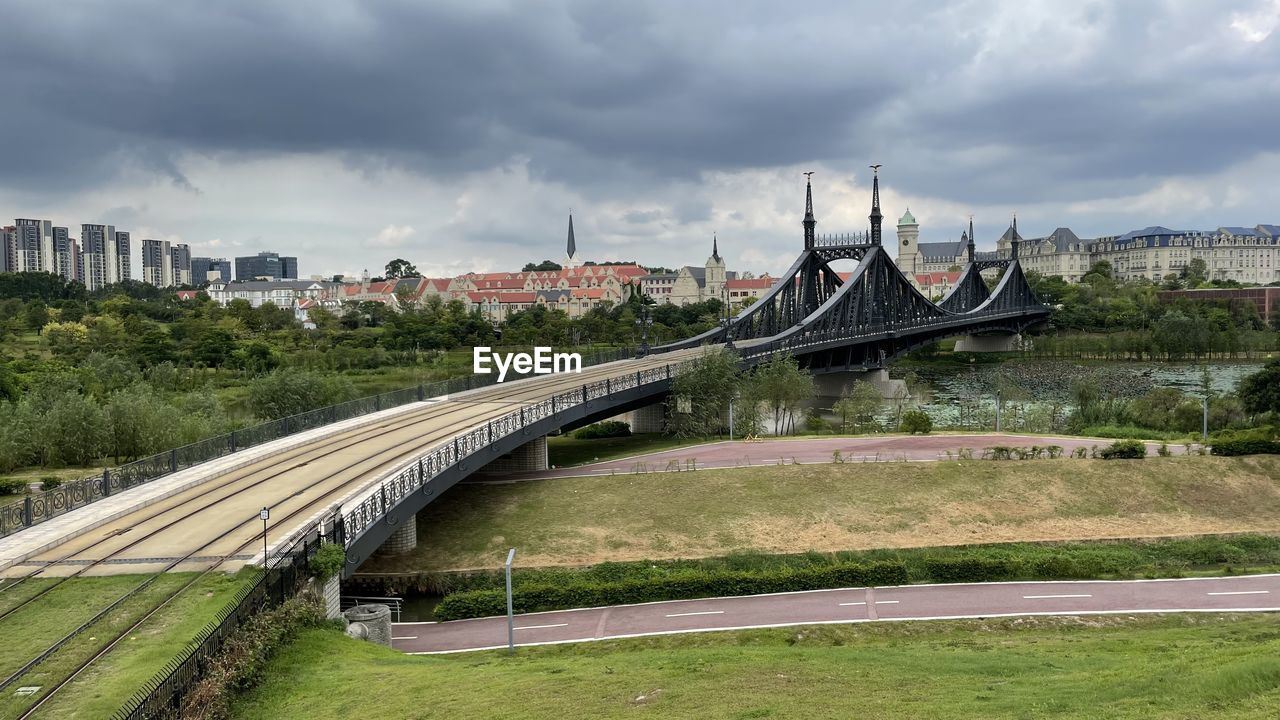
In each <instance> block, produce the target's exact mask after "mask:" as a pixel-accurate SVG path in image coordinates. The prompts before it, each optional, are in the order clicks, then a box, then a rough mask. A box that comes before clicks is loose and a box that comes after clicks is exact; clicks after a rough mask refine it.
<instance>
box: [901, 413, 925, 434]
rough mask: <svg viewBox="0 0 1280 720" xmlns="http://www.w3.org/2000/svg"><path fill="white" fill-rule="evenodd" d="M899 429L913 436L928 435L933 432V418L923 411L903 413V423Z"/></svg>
mask: <svg viewBox="0 0 1280 720" xmlns="http://www.w3.org/2000/svg"><path fill="white" fill-rule="evenodd" d="M898 429H899V430H900V431H902V432H905V433H911V434H912V435H916V434H920V435H928V434H929V433H930V432H932V430H933V418H930V417H929V413H927V412H925V411H923V410H908V411H906V412H904V413H902V422H901V423H899V424H898Z"/></svg>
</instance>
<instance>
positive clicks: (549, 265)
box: [520, 260, 561, 272]
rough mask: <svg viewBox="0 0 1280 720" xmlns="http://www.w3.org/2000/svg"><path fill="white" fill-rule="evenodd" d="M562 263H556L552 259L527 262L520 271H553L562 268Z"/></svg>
mask: <svg viewBox="0 0 1280 720" xmlns="http://www.w3.org/2000/svg"><path fill="white" fill-rule="evenodd" d="M560 269H561V267H560V263H554V262H551V261H550V260H543V261H542V262H540V263H526V264H525V266H524V268H523V269H522V270H521V271H520V272H551V271H554V270H560Z"/></svg>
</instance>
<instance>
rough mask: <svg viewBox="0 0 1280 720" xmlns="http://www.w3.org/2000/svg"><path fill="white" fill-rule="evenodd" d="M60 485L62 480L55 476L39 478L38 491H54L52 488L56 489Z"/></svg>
mask: <svg viewBox="0 0 1280 720" xmlns="http://www.w3.org/2000/svg"><path fill="white" fill-rule="evenodd" d="M61 484H62V478H60V477H57V476H54V475H48V476H45V477H42V478H40V489H41V490H46V491H47V490H52V489H54V488H56V487H58V486H59V485H61Z"/></svg>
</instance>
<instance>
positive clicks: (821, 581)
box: [435, 562, 907, 620]
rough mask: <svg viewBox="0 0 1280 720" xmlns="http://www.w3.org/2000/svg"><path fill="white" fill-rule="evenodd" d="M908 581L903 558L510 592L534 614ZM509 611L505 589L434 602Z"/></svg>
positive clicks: (469, 612) (466, 609)
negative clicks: (895, 560)
mask: <svg viewBox="0 0 1280 720" xmlns="http://www.w3.org/2000/svg"><path fill="white" fill-rule="evenodd" d="M906 582H907V567H906V565H905V564H903V563H900V562H872V563H866V564H861V563H838V564H834V565H826V566H814V567H804V568H790V567H784V568H779V569H777V570H773V571H766V572H753V571H740V572H734V571H728V570H721V571H696V570H688V571H683V572H679V573H674V574H671V575H668V576H666V577H661V578H658V577H654V578H637V579H630V580H622V581H619V582H598V581H590V580H585V581H583V582H567V583H562V584H559V585H517V586H516V587H515V589H514V591H513V593H512V604H513V606H514V609H515V612H518V613H530V612H540V611H543V610H566V609H569V608H578V607H597V606H601V605H627V604H634V603H644V602H653V601H657V600H686V599H691V598H701V597H725V596H730V595H762V594H765V593H777V592H793V591H800V590H824V589H827V588H838V587H862V586H870V585H904V584H906ZM506 611H507V600H506V593H505V591H503V590H471V591H467V592H458V593H453V594H452V595H447V596H445V598H444V599H443V600H441V601H440V604H439V605H437V606H436V609H435V614H436V617H437V618H439V619H441V620H460V619H462V618H473V617H488V616H491V615H502V614H504V613H506Z"/></svg>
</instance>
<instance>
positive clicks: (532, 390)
mask: <svg viewBox="0 0 1280 720" xmlns="http://www.w3.org/2000/svg"><path fill="white" fill-rule="evenodd" d="M667 361H668V359H667V358H662V359H661V360H660V361H659V362H657V364H665V363H666V362H667ZM644 364H645V365H649V364H651V363H644ZM609 365H610V364H606V365H600V366H594V367H592V368H591V371H590V372H585V371H584V372H583V373H580V374H576V375H573V376H566V377H565V379H557V380H555V381H547V382H541V383H535V384H533V385H530V386H527V387H524V388H520V389H519V390H518V391H517V392H514V393H512V392H509V391H508V392H506V394H505V395H504V396H502V400H503V401H502V403H501V404H502V405H510V404H518V403H520V402H523V401H525V400H527V399H536V398H537V397H539V396H541V395H545V394H548V393H554V392H556V391H558V390H561V389H563V388H567V387H575V386H577V385H580V384H582V383H583V382H589V381H591V380H592V379H594V378H596V377H597V376H602V375H603V376H607V375H611V374H613V372H614V371H615V370H616V368H611V367H609ZM628 372H631V370H630V369H629V370H628ZM517 387H518V386H517ZM496 390H498V388H484V389H482V390H478V391H476V394H475V395H470V396H468V397H466V398H463V399H462V400H465V401H467V402H468V405H467V406H463V407H459V406H458V405H457V404H456V402H450V401H445V403H436V404H432V405H430V406H428V407H425V408H422V409H421V410H418V411H413V412H412V413H410V414H409V415H407V416H406V417H402V418H395V419H394V420H391V421H389V422H386V423H381V424H377V425H376V426H374V427H370V428H359V429H353V430H351V431H349V432H347V433H344V437H342V438H340V440H342V441H343V442H342V444H340V445H338V446H336V447H335V446H333V445H332V444H327V445H326V446H325V447H323V448H320V449H318V450H317V449H304V450H300V451H297V452H292V451H291V452H290V453H289V456H288V457H287V458H285V460H286V461H293V460H297V459H299V458H302V457H304V456H307V455H314V456H313V457H311V458H310V459H308V460H306V461H305V462H300V463H291V464H290V466H289V467H288V468H287V469H285V470H280V471H276V472H270V473H268V474H267V475H266V476H263V477H260V478H258V479H256V480H254V481H253V482H251V483H249V484H247V485H244V486H242V487H237V488H234V489H232V491H231V492H229V493H225V494H221V495H219V496H218V497H217V498H216V499H212V500H208V501H207V502H204V503H202V504H200V506H199V507H196V508H195V509H192V510H189V511H187V512H185V513H183V514H181V515H180V516H179V517H177V518H175V519H173V520H170V521H169V522H167V523H165V524H164V525H162V526H160V527H158V528H155V529H153V530H151V531H150V532H148V533H147V534H146V535H143V536H141V537H137V538H133V539H131V540H130V541H129V542H128V543H127V544H125V545H124V546H122V547H120V548H117V549H115V550H113V551H111V552H110V553H108V554H107V555H105V556H103V557H102V558H99V559H96V560H93V561H92V562H90V563H89V564H88V565H86V566H84V567H82V568H80V569H78V570H77V571H76V572H75V573H73V574H72V575H70V576H67V577H63V578H61V579H59V581H58V582H56V583H54V584H53V585H51V586H49V587H48V588H44V589H42V590H41V591H40V592H39V593H37V594H36V595H34V596H32V597H31V598H28V599H26V600H24V601H23V602H22V603H20V604H18V605H16V606H15V607H13V608H10V609H9V610H6V611H5V612H4V613H3V614H0V621H2V620H4V619H5V618H7V617H9V616H11V615H13V614H14V613H16V612H17V611H19V610H20V609H22V608H24V607H27V606H29V605H30V604H31V603H32V602H33V601H35V600H36V599H38V598H40V597H43V596H45V595H47V594H48V593H49V592H51V591H52V590H53V589H55V588H56V587H58V586H59V585H61V584H62V583H63V582H65V581H66V580H68V579H71V578H73V577H79V576H81V575H83V574H84V573H85V572H87V571H88V570H90V569H92V568H93V567H97V566H99V565H101V564H103V563H105V562H107V561H108V560H110V559H111V558H113V557H115V556H117V555H119V554H120V553H123V552H125V551H127V550H129V549H131V548H134V547H136V546H137V545H139V544H141V543H143V542H145V541H147V540H148V539H151V538H152V537H154V536H155V535H157V534H159V533H161V532H163V531H164V530H166V529H169V528H171V527H173V526H174V525H176V524H178V523H180V522H182V521H184V520H188V519H190V518H192V517H194V516H195V515H197V514H199V513H201V512H203V511H204V510H207V509H208V508H210V507H212V506H213V505H216V504H217V503H220V502H222V501H225V500H226V499H227V498H229V497H233V496H235V495H239V494H241V493H243V492H246V491H248V490H250V489H252V488H255V487H259V486H261V485H262V484H263V483H266V482H269V481H270V480H273V479H275V478H278V477H280V476H282V475H284V474H286V473H289V472H292V471H294V470H296V469H298V468H300V467H303V466H305V465H308V464H310V463H311V462H314V461H315V460H319V459H322V458H324V457H328V456H331V455H334V454H336V453H339V452H342V451H343V450H346V449H348V448H350V447H353V446H355V445H358V444H360V443H363V442H366V441H367V440H368V439H369V438H370V437H372V436H375V435H387V434H388V433H393V432H399V431H403V430H406V429H409V428H412V427H414V426H416V425H420V424H422V423H425V422H430V421H433V420H439V419H442V418H449V419H453V417H452V416H458V417H456V420H455V421H454V422H451V423H450V426H449V427H445V428H440V429H437V430H434V431H431V432H428V433H425V434H423V435H422V436H420V437H418V438H415V440H414V444H413V447H412V448H411V449H409V450H400V451H399V452H397V450H399V449H400V448H402V447H403V446H398V447H397V446H392V447H387V448H384V449H381V450H378V451H376V452H375V453H373V454H372V455H369V456H365V457H362V458H360V459H357V460H355V461H353V462H351V463H348V464H346V465H344V466H342V467H340V468H338V469H336V470H333V471H331V472H329V473H327V474H325V475H323V476H322V477H319V478H317V479H315V480H313V481H311V482H309V483H307V484H306V485H305V486H304V487H302V488H297V489H295V492H294V493H293V494H291V495H290V496H289V498H286V499H291V498H294V497H298V496H300V495H303V494H304V493H306V492H308V491H311V490H315V489H317V488H321V486H324V485H326V484H328V483H330V481H332V480H334V479H339V482H337V483H336V484H333V485H332V486H331V487H328V488H324V489H322V492H321V494H320V495H319V496H317V497H315V498H313V499H311V500H308V501H306V502H305V503H304V504H303V505H302V506H300V507H298V508H296V509H294V510H291V511H289V512H288V513H287V514H286V515H285V516H284V518H283V520H285V521H290V520H293V519H296V518H297V517H298V516H300V515H303V514H304V513H314V512H315V510H316V508H317V507H322V506H324V505H325V504H326V503H331V502H333V501H334V500H335V498H334V496H335V495H339V494H345V493H347V492H349V490H350V487H349V484H350V481H351V480H352V479H354V478H353V477H343V476H345V475H347V474H348V473H349V472H350V471H352V470H353V469H356V468H360V469H359V471H358V473H357V475H356V476H355V477H359V475H360V474H363V473H365V472H367V471H368V469H369V468H365V467H362V466H366V465H371V464H372V465H373V468H377V467H383V466H386V465H388V464H393V463H395V462H398V461H402V460H403V459H405V458H407V457H412V456H415V455H418V454H420V453H421V452H424V451H425V450H427V449H429V448H430V447H431V446H432V445H433V444H435V443H438V442H441V441H443V440H447V439H448V438H449V437H452V436H453V435H455V434H457V432H459V431H458V429H457V427H458V426H459V425H462V426H463V427H466V426H467V424H469V423H470V422H472V421H475V420H483V419H484V417H485V416H486V415H488V414H491V413H492V412H493V411H494V408H493V407H489V406H488V405H492V402H488V403H486V406H484V407H472V406H470V405H471V404H473V403H476V402H482V401H484V398H486V397H488V396H490V395H491V394H496V393H495V391H496ZM388 455H390V457H388ZM270 459H271V460H272V461H277V462H278V461H279V460H280V458H279V457H278V456H273V457H272V458H270ZM264 460H266V458H264ZM255 464H257V463H255ZM262 472H263V469H262V468H253V467H252V466H251V468H250V469H249V470H248V472H246V473H243V474H241V475H240V476H238V477H237V476H235V474H234V473H229V474H228V475H230V476H231V477H228V478H227V479H226V480H225V481H224V482H223V483H221V484H220V485H219V486H218V487H217V488H215V490H223V489H227V488H228V487H234V486H235V485H236V484H237V483H239V482H242V481H244V480H246V479H251V478H254V477H255V476H257V475H260V474H261V473H262ZM207 498H208V495H207V493H205V494H200V495H197V496H196V497H193V498H190V499H185V500H182V501H181V502H179V503H177V504H176V505H172V506H169V507H166V508H163V509H160V510H158V511H157V512H154V513H151V514H149V515H147V516H146V517H143V518H140V519H139V520H137V521H135V522H134V525H133V526H136V525H138V524H141V523H144V522H149V521H151V520H154V519H156V518H160V517H161V516H164V515H166V514H169V513H173V512H175V511H181V510H182V509H183V508H184V507H185V506H187V505H189V504H190V503H192V502H195V501H198V500H200V499H207ZM255 521H256V518H249V519H247V520H245V521H243V522H240V523H237V524H235V525H233V526H231V527H229V528H228V529H226V530H225V531H223V532H221V533H219V534H218V535H217V536H215V537H213V538H211V539H209V540H207V541H206V542H204V543H203V544H201V545H200V546H198V547H196V548H194V549H192V550H190V551H189V552H187V553H186V554H185V555H183V556H181V557H179V558H176V559H174V560H172V561H170V562H169V563H168V564H167V565H166V566H165V567H164V568H163V569H162V570H161V571H159V572H155V573H153V574H151V575H150V576H149V577H148V578H147V579H145V580H144V581H143V582H141V583H140V584H139V585H138V586H137V587H134V588H132V589H130V590H129V591H128V592H126V593H125V594H123V595H122V596H120V597H119V598H117V599H116V600H115V601H114V602H112V603H111V604H110V605H108V606H107V607H105V608H103V609H102V610H100V611H99V612H98V613H96V614H95V615H94V616H93V617H92V618H90V619H89V620H87V621H85V622H84V623H82V624H81V625H80V626H78V627H77V628H75V629H74V630H72V631H71V632H70V633H68V634H66V635H65V636H63V637H62V638H61V639H59V640H58V641H57V642H55V643H53V644H52V645H50V646H49V647H48V648H46V649H45V651H43V652H42V653H40V655H38V656H36V657H35V658H33V659H32V660H31V661H29V662H27V663H26V664H25V665H23V666H22V667H21V668H20V669H18V670H17V671H15V672H14V673H13V674H11V675H10V676H9V677H8V678H6V679H5V680H3V681H0V690H3V689H5V688H7V687H8V686H10V685H12V684H13V683H14V682H15V681H16V680H17V679H19V678H21V677H22V676H23V675H25V674H26V673H27V672H29V671H30V670H31V669H33V668H35V667H36V666H38V665H39V664H40V663H42V662H43V661H45V660H47V659H48V658H49V657H51V656H52V655H53V654H54V653H56V652H57V651H58V650H59V649H61V648H62V647H64V646H65V645H66V644H67V643H68V642H70V641H71V640H72V639H74V638H75V637H76V636H77V635H79V634H80V633H81V632H83V631H84V630H86V629H88V628H89V627H92V626H93V625H94V624H96V623H98V622H99V621H101V620H102V619H103V618H105V617H106V616H107V615H109V614H110V613H111V612H112V611H113V610H115V609H116V608H118V607H120V606H121V605H122V604H123V603H124V602H126V601H127V600H128V599H129V598H132V597H135V596H137V595H138V594H139V593H141V592H143V591H144V590H146V589H147V588H148V587H150V586H151V585H152V584H153V583H154V582H155V581H156V580H157V579H159V578H160V577H161V576H162V575H164V574H165V573H167V572H168V571H170V570H172V569H173V568H175V567H177V566H179V565H181V564H182V563H184V562H187V561H188V560H190V559H191V558H192V557H195V556H196V555H197V554H198V553H200V552H202V551H204V550H206V549H207V548H210V547H211V546H213V545H215V544H216V543H218V542H219V541H222V540H223V539H225V538H227V537H228V536H230V535H232V534H234V533H236V532H237V531H238V530H240V529H242V528H244V527H245V526H247V525H249V524H252V523H254V522H255ZM131 527H132V526H131ZM119 536H120V533H111V534H108V535H106V536H104V537H102V538H99V539H98V540H95V541H94V542H92V543H90V544H89V545H88V546H85V547H81V548H77V549H75V550H73V551H72V552H70V553H67V554H65V555H63V556H62V557H61V558H59V559H57V560H54V561H50V562H48V563H47V564H45V565H42V566H41V567H39V568H37V569H35V570H33V571H32V572H31V573H28V574H27V575H24V576H22V577H21V578H19V579H18V580H17V581H15V582H12V583H9V584H8V585H6V586H4V588H2V589H0V592H3V591H4V590H8V589H11V588H12V587H15V586H17V585H19V584H21V583H22V582H24V581H25V580H27V579H29V578H31V577H34V576H35V575H38V574H40V573H42V572H44V571H46V570H48V569H49V568H52V567H55V566H58V565H60V564H62V563H63V562H65V561H66V560H69V559H70V558H72V557H74V556H76V555H80V554H82V553H84V552H86V551H88V550H91V549H93V548H95V547H97V546H99V545H101V544H102V543H104V542H106V541H107V540H110V539H113V538H116V537H119ZM254 542H256V536H255V537H253V538H250V539H248V540H246V541H245V542H243V543H241V544H240V545H238V546H237V547H236V548H235V549H233V550H232V551H230V552H229V553H227V554H224V555H221V556H218V557H217V559H216V560H215V561H213V562H212V564H210V565H209V566H208V567H207V568H205V569H203V570H202V571H200V572H199V574H198V575H197V576H196V577H194V578H192V579H191V580H190V581H189V582H187V583H185V584H183V585H182V586H181V587H179V588H177V589H176V590H175V591H173V592H172V593H169V594H167V595H166V597H164V598H163V599H161V600H160V601H159V602H158V603H157V604H155V605H154V606H153V607H151V608H150V609H148V610H147V611H146V612H145V613H144V614H143V616H142V617H141V618H139V619H138V620H137V621H136V622H135V623H133V624H132V625H131V626H130V627H129V628H127V629H125V630H124V631H123V632H121V633H119V634H118V635H117V636H116V637H114V638H113V639H112V640H111V641H109V642H108V643H107V645H105V646H104V647H103V648H102V649H101V650H99V651H98V652H96V653H94V654H93V655H92V656H90V657H89V658H87V659H86V660H85V661H84V662H82V663H80V664H79V665H78V666H77V668H76V669H75V670H73V671H72V672H71V673H70V674H68V675H67V676H66V677H64V678H62V679H61V680H60V681H58V682H57V683H56V684H55V685H54V686H53V687H51V688H50V689H49V690H48V691H47V692H46V693H44V694H43V695H42V696H41V697H40V699H39V700H38V701H36V703H35V704H33V705H32V706H30V707H29V708H27V710H26V711H24V714H22V715H21V716H20V717H21V718H26V717H30V716H31V715H32V714H33V713H34V712H35V711H36V710H37V709H38V708H40V707H41V706H43V705H44V704H45V703H47V702H48V701H49V700H50V699H51V698H53V697H54V696H56V695H57V694H58V692H59V691H60V690H61V689H62V688H63V687H65V686H66V685H67V684H69V683H70V682H71V681H72V680H73V679H74V678H75V677H77V676H78V675H80V674H81V673H82V672H83V671H84V670H85V669H87V668H88V667H89V666H90V665H92V664H93V663H94V662H96V661H97V660H99V659H100V658H102V657H104V656H105V655H107V654H108V653H109V652H110V651H111V650H112V649H113V648H114V647H115V646H116V645H117V644H118V643H119V642H120V640H121V639H122V638H124V637H126V636H127V635H128V634H129V633H131V632H133V631H134V630H136V629H137V628H138V627H141V626H142V624H144V623H145V622H146V621H147V620H148V619H150V618H151V617H153V616H154V615H155V614H156V613H157V612H159V610H161V609H162V608H163V607H165V606H167V605H168V604H169V603H170V602H172V601H173V600H174V599H175V598H177V597H178V596H180V595H181V594H182V593H183V592H184V591H186V590H187V589H188V588H190V587H191V586H193V585H194V584H196V583H197V582H199V581H200V580H201V579H202V578H204V577H207V576H208V575H209V574H210V573H212V572H214V571H215V570H217V569H218V568H219V567H221V566H223V565H224V564H225V563H226V562H227V561H228V560H230V559H232V558H234V557H236V556H237V555H238V554H239V553H240V552H241V551H242V550H244V549H245V548H247V547H249V546H250V545H251V544H253V543H254ZM263 564H264V567H265V566H266V564H267V558H266V557H264V563H263Z"/></svg>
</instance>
